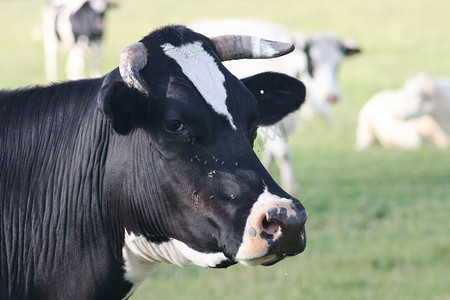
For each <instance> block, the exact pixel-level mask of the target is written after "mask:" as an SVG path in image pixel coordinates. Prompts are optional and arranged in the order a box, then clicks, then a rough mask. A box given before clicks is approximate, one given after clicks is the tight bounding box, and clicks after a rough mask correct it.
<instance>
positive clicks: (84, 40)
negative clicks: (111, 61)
mask: <svg viewBox="0 0 450 300" xmlns="http://www.w3.org/2000/svg"><path fill="white" fill-rule="evenodd" d="M114 5H115V4H114V3H113V2H109V1H106V0H75V1H67V0H59V1H57V0H55V1H53V2H52V3H51V4H50V5H49V6H48V7H47V8H46V9H45V11H44V17H43V37H44V52H45V73H46V79H47V81H48V82H53V81H56V80H57V70H58V64H57V62H58V52H69V54H68V58H67V63H66V75H67V78H69V79H72V80H74V79H81V78H84V77H85V76H86V74H85V66H86V63H85V57H91V58H92V67H91V76H92V77H99V76H100V74H101V56H102V36H103V31H104V17H105V12H106V10H107V9H108V8H109V7H113V6H114Z"/></svg>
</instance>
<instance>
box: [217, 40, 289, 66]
mask: <svg viewBox="0 0 450 300" xmlns="http://www.w3.org/2000/svg"><path fill="white" fill-rule="evenodd" d="M211 41H212V42H213V43H214V45H215V46H216V50H217V53H218V54H219V58H220V60H222V61H225V60H232V59H241V58H272V57H278V56H282V55H285V54H288V53H290V52H292V51H294V49H295V47H294V45H293V44H291V43H284V42H276V41H270V40H265V39H262V38H259V37H255V36H246V35H222V36H216V37H212V38H211Z"/></svg>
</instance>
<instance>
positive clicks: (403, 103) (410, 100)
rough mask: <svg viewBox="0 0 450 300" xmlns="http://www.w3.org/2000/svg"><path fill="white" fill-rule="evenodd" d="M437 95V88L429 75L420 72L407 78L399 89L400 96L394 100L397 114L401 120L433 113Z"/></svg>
mask: <svg viewBox="0 0 450 300" xmlns="http://www.w3.org/2000/svg"><path fill="white" fill-rule="evenodd" d="M437 96H438V92H437V88H436V85H435V83H434V79H433V78H432V77H431V76H430V75H428V74H426V73H421V74H419V75H417V76H415V77H413V78H411V79H408V80H407V81H406V82H405V84H404V86H403V89H402V91H401V97H399V98H398V99H397V102H396V107H395V110H396V113H397V116H398V117H399V118H400V119H402V120H408V119H411V118H416V117H420V116H423V115H427V114H433V113H434V111H435V104H436V99H435V98H436V97H437Z"/></svg>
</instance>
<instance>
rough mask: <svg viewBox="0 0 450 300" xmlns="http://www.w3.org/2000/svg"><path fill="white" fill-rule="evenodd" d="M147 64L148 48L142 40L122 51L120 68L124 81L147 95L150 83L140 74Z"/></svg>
mask: <svg viewBox="0 0 450 300" xmlns="http://www.w3.org/2000/svg"><path fill="white" fill-rule="evenodd" d="M145 65H147V48H146V47H145V46H144V44H142V43H140V42H139V43H132V44H130V45H128V46H126V47H125V48H124V49H123V50H122V53H120V63H119V70H120V76H122V79H123V81H125V83H126V84H127V85H128V86H129V87H134V88H135V89H137V90H138V91H139V92H141V93H143V94H145V95H146V96H147V95H148V93H149V88H148V85H147V83H146V82H145V81H144V80H143V79H142V78H141V75H140V74H139V71H140V70H142V69H143V68H144V67H145Z"/></svg>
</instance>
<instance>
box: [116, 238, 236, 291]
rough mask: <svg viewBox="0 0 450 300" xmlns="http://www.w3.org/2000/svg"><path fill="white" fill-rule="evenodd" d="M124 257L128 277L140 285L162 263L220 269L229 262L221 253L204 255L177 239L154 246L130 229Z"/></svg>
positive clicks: (154, 244) (126, 276)
mask: <svg viewBox="0 0 450 300" xmlns="http://www.w3.org/2000/svg"><path fill="white" fill-rule="evenodd" d="M122 254H123V258H124V262H125V266H124V268H125V278H126V279H127V280H128V281H130V282H132V283H133V284H137V285H138V284H140V283H141V282H142V281H143V280H144V279H145V278H146V277H147V276H148V274H150V273H151V272H152V271H153V270H155V269H156V267H157V266H158V265H159V263H161V262H164V263H170V264H174V265H177V266H180V267H187V266H191V265H196V266H200V267H216V266H219V265H220V264H221V263H223V262H225V261H228V259H227V258H226V257H225V255H224V254H223V253H221V252H217V253H202V252H199V251H196V250H194V249H192V248H190V247H189V246H188V245H186V244H185V243H183V242H181V241H179V240H176V239H170V240H169V241H168V242H163V243H152V242H150V241H148V240H147V239H146V238H145V237H144V236H142V235H139V236H136V235H134V234H133V233H129V232H128V231H126V230H125V245H124V247H123V249H122Z"/></svg>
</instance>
